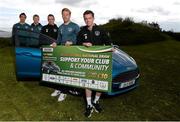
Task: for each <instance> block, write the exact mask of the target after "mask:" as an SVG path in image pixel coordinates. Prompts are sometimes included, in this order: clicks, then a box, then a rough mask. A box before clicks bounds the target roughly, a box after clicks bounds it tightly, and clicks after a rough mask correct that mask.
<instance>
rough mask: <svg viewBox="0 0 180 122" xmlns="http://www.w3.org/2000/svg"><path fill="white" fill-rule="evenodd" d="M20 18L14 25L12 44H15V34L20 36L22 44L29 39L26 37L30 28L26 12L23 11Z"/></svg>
mask: <svg viewBox="0 0 180 122" xmlns="http://www.w3.org/2000/svg"><path fill="white" fill-rule="evenodd" d="M19 19H20V21H19V22H18V23H16V24H14V25H13V29H12V44H15V36H18V40H19V43H21V45H25V44H26V39H27V38H25V37H27V36H28V33H27V32H26V31H27V30H30V25H29V24H27V23H26V22H25V20H26V14H25V13H21V14H20V15H19Z"/></svg>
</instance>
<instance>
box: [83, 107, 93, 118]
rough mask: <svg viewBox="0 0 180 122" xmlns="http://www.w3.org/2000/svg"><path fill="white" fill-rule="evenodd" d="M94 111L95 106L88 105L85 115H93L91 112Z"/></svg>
mask: <svg viewBox="0 0 180 122" xmlns="http://www.w3.org/2000/svg"><path fill="white" fill-rule="evenodd" d="M92 113H93V107H92V106H90V105H88V106H87V108H86V111H85V113H84V115H85V116H86V117H88V118H90V117H91V114H92Z"/></svg>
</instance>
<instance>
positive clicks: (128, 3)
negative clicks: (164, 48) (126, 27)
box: [0, 0, 180, 32]
mask: <svg viewBox="0 0 180 122" xmlns="http://www.w3.org/2000/svg"><path fill="white" fill-rule="evenodd" d="M64 7H67V8H69V9H70V10H71V11H72V17H71V18H72V21H74V22H76V23H77V24H79V25H84V21H83V16H82V14H83V12H84V11H85V10H87V9H88V10H92V11H94V13H95V23H97V24H104V23H106V22H108V20H109V19H112V18H118V17H123V18H125V17H132V18H134V20H135V21H136V22H140V21H143V20H145V21H148V22H158V23H159V24H160V27H161V28H162V29H163V30H173V31H176V32H177V31H178V32H180V0H0V30H11V27H12V26H13V24H14V23H17V22H18V21H19V18H18V17H19V14H20V13H21V12H25V13H26V15H27V21H26V22H27V23H29V24H30V23H32V16H33V15H34V14H38V15H40V21H41V23H42V24H43V25H44V24H47V15H48V14H50V13H51V14H54V16H55V19H56V23H57V25H58V26H59V25H60V24H61V23H62V18H61V10H62V8H64Z"/></svg>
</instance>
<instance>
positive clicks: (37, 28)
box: [30, 14, 42, 46]
mask: <svg viewBox="0 0 180 122" xmlns="http://www.w3.org/2000/svg"><path fill="white" fill-rule="evenodd" d="M41 29H42V25H41V23H39V15H37V14H35V15H33V23H32V24H31V31H32V34H31V42H30V43H31V45H32V46H37V45H39V33H40V32H41Z"/></svg>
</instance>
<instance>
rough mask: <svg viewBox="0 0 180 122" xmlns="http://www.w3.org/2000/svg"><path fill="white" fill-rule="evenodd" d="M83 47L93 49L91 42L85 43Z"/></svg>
mask: <svg viewBox="0 0 180 122" xmlns="http://www.w3.org/2000/svg"><path fill="white" fill-rule="evenodd" d="M83 45H84V46H86V47H91V46H92V43H90V42H85V43H83Z"/></svg>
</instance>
